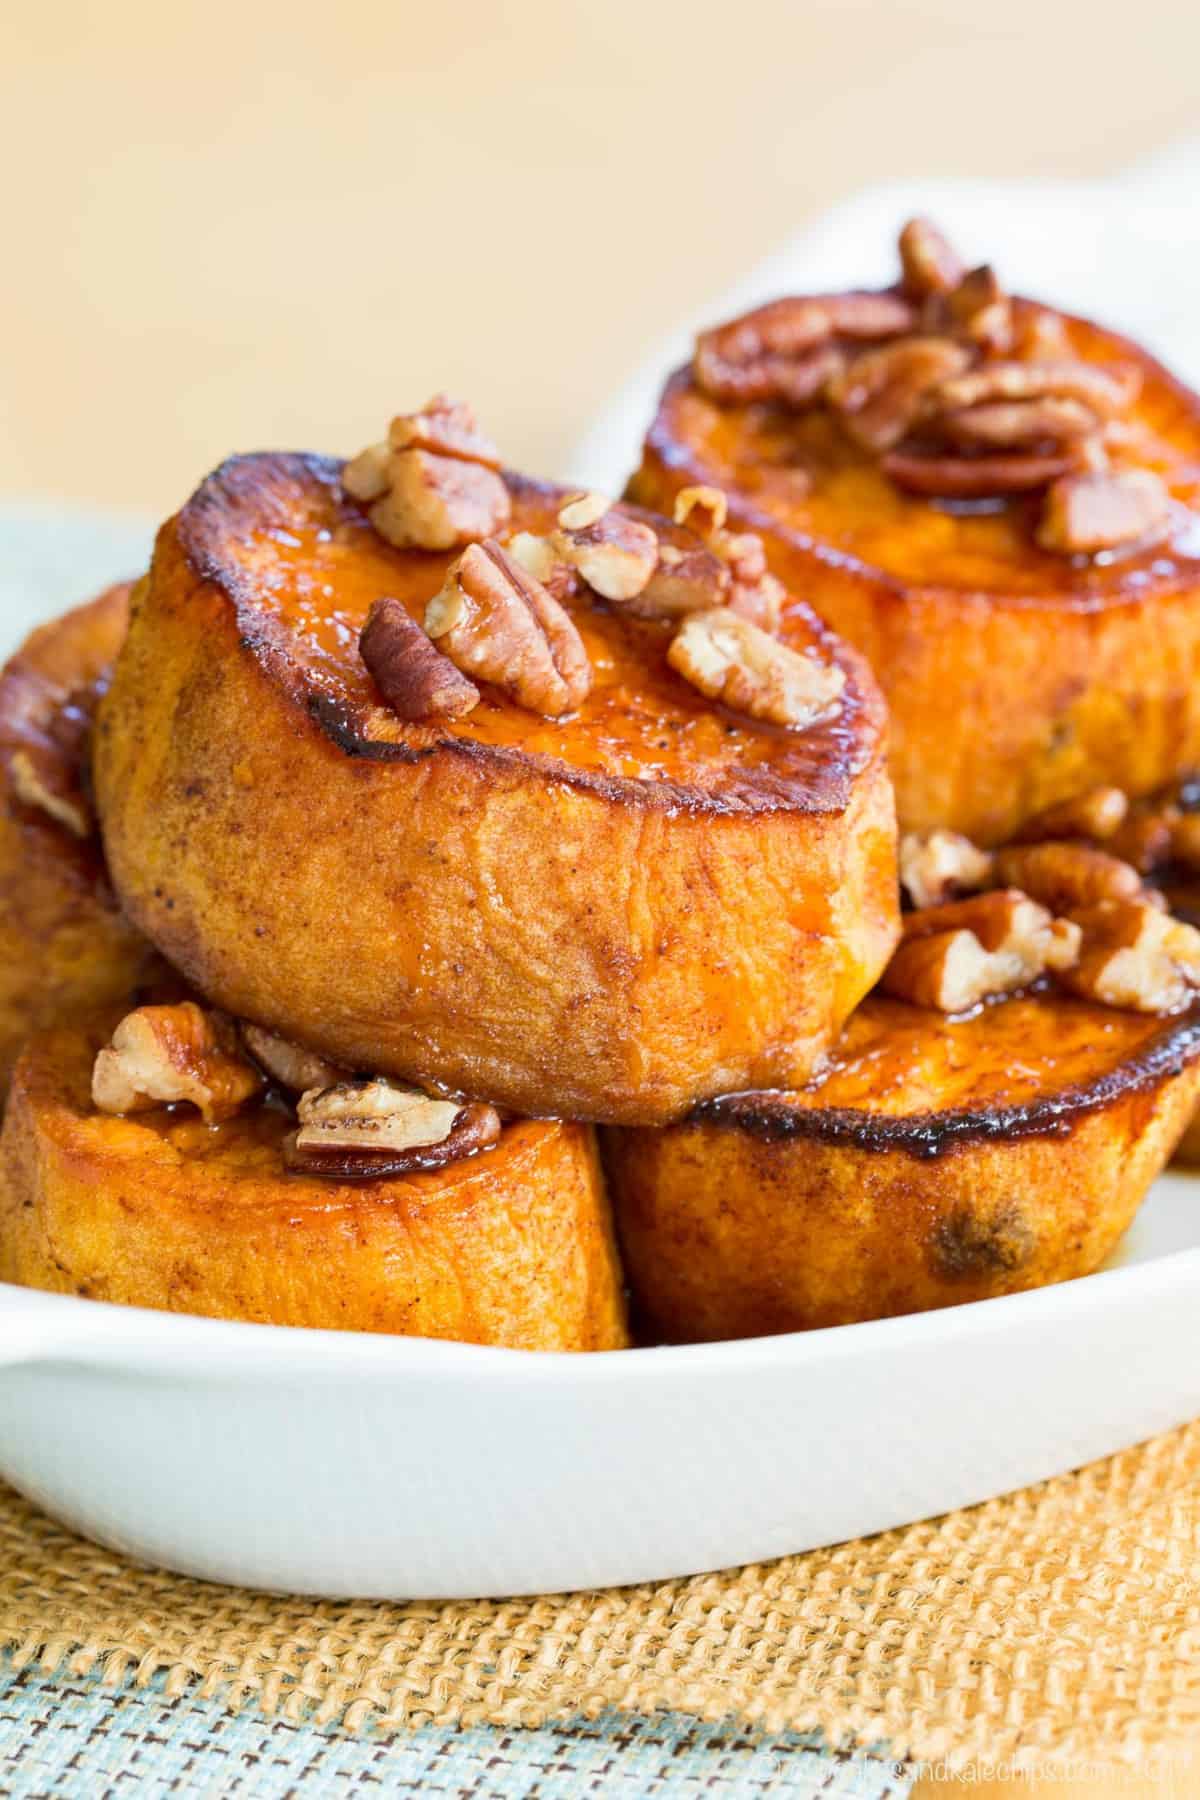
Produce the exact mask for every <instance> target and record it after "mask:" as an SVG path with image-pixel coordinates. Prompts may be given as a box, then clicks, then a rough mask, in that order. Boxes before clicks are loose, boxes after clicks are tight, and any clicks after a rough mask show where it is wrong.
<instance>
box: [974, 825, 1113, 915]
mask: <svg viewBox="0 0 1200 1800" xmlns="http://www.w3.org/2000/svg"><path fill="white" fill-rule="evenodd" d="M995 870H996V878H997V880H998V881H1001V882H1003V883H1004V884H1005V886H1007V887H1014V888H1020V889H1021V890H1022V891H1023V892H1024V893H1026V894H1028V895H1030V897H1031V898H1032V899H1034V900H1037V901H1040V903H1041V904H1042V905H1043V906H1048V907H1049V908H1050V910H1051V912H1056V913H1069V914H1071V915H1072V916H1074V914H1075V913H1076V912H1078V911H1079V910H1080V909H1081V908H1087V907H1091V906H1096V905H1099V904H1100V903H1101V902H1102V901H1106V900H1136V899H1139V898H1140V897H1141V896H1142V895H1143V893H1144V888H1143V884H1142V878H1141V876H1140V875H1139V874H1138V872H1137V870H1136V869H1135V868H1134V867H1133V866H1132V864H1130V863H1127V862H1122V861H1121V859H1120V857H1118V856H1110V855H1109V854H1108V852H1107V851H1105V850H1098V849H1097V848H1096V847H1095V845H1094V844H1081V843H1078V842H1066V843H1041V844H1010V845H1008V846H1007V848H1005V849H1003V850H997V852H996V856H995Z"/></svg>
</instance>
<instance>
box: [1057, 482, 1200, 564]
mask: <svg viewBox="0 0 1200 1800" xmlns="http://www.w3.org/2000/svg"><path fill="white" fill-rule="evenodd" d="M1170 515H1171V496H1170V494H1169V493H1168V492H1167V489H1166V486H1165V485H1164V483H1163V481H1162V480H1161V479H1160V477H1159V476H1157V475H1155V474H1154V473H1153V472H1152V471H1151V470H1150V469H1121V470H1103V469H1101V470H1094V471H1093V470H1088V471H1085V472H1083V473H1080V474H1065V475H1063V476H1062V477H1061V478H1060V479H1059V480H1057V481H1055V483H1054V485H1053V487H1052V488H1051V489H1050V491H1049V493H1048V494H1047V495H1046V505H1045V509H1044V511H1043V513H1042V522H1041V524H1040V526H1039V527H1038V533H1037V540H1038V543H1039V544H1040V545H1041V546H1042V548H1043V549H1044V550H1058V551H1062V552H1064V553H1066V554H1068V555H1094V554H1095V553H1096V552H1098V551H1100V550H1115V549H1117V548H1118V547H1119V546H1120V545H1122V544H1128V543H1133V542H1137V541H1139V540H1142V539H1145V538H1152V537H1156V536H1158V535H1160V534H1161V533H1162V532H1163V531H1164V530H1165V529H1166V526H1167V524H1168V521H1169V519H1170Z"/></svg>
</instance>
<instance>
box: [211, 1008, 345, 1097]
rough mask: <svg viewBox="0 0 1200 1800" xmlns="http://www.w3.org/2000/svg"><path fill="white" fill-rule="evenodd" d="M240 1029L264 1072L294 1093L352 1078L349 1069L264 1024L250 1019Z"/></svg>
mask: <svg viewBox="0 0 1200 1800" xmlns="http://www.w3.org/2000/svg"><path fill="white" fill-rule="evenodd" d="M238 1029H239V1031H240V1032H241V1038H242V1042H243V1044H244V1045H245V1046H246V1049H247V1050H248V1051H249V1052H250V1054H251V1056H252V1057H253V1058H254V1060H255V1062H256V1063H257V1064H258V1066H259V1068H260V1069H262V1070H263V1072H264V1074H266V1075H268V1076H269V1077H270V1079H271V1080H272V1081H275V1082H278V1084H279V1086H280V1087H283V1088H287V1089H288V1090H289V1091H290V1092H291V1093H293V1094H302V1093H304V1092H306V1091H307V1090H308V1089H309V1088H328V1087H334V1086H335V1085H336V1084H337V1083H338V1082H341V1081H346V1080H348V1079H349V1074H350V1071H349V1070H348V1069H343V1068H340V1067H339V1066H338V1064H337V1063H331V1062H327V1061H326V1060H325V1058H324V1057H323V1056H318V1055H317V1053H316V1051H315V1050H305V1049H304V1047H303V1046H302V1045H300V1044H293V1043H291V1042H290V1041H289V1040H288V1039H287V1038H282V1037H279V1036H278V1035H277V1034H276V1033H275V1032H273V1031H265V1030H264V1029H263V1027H262V1026H261V1025H251V1023H250V1022H249V1020H248V1019H243V1020H242V1021H241V1024H240V1026H239V1028H238Z"/></svg>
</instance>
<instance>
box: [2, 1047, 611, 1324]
mask: <svg viewBox="0 0 1200 1800" xmlns="http://www.w3.org/2000/svg"><path fill="white" fill-rule="evenodd" d="M111 1022H112V1021H111V1020H110V1019H106V1020H105V1021H104V1023H103V1024H102V1025H98V1026H97V1027H96V1028H95V1029H91V1028H87V1029H83V1028H80V1027H78V1026H75V1027H72V1028H64V1029H60V1030H58V1031H55V1032H50V1033H47V1034H44V1035H42V1036H40V1037H38V1038H36V1039H34V1040H33V1042H32V1043H31V1044H30V1045H29V1046H28V1047H27V1048H26V1051H25V1053H24V1055H23V1056H22V1058H21V1060H20V1062H19V1064H18V1067H17V1070H16V1073H15V1075H14V1080H13V1089H12V1095H11V1098H10V1102H9V1107H8V1112H7V1116H6V1121H5V1128H4V1134H3V1138H2V1139H0V1171H2V1175H3V1179H2V1181H0V1280H6V1281H14V1282H17V1283H19V1284H21V1285H23V1286H27V1287H37V1288H45V1289H49V1290H51V1291H53V1292H55V1293H69V1294H79V1295H83V1296H85V1297H87V1298H91V1299H96V1300H108V1301H114V1302H117V1303H121V1304H126V1305H131V1306H148V1307H153V1308H158V1309H161V1310H165V1311H168V1312H188V1313H201V1314H204V1315H206V1316H209V1317H212V1318H222V1319H248V1320H251V1321H254V1322H256V1323H259V1324H271V1325H303V1326H312V1327H318V1328H322V1329H329V1330H335V1331H377V1332H395V1333H400V1334H403V1335H405V1336H409V1337H434V1338H452V1339H456V1340H461V1341H462V1342H465V1343H474V1344H495V1345H503V1346H506V1347H509V1348H517V1349H526V1350H611V1349H618V1348H620V1347H621V1346H623V1345H624V1344H625V1343H626V1342H627V1341H628V1339H627V1334H626V1328H625V1313H624V1300H623V1296H622V1286H621V1276H620V1272H619V1269H618V1266H617V1261H616V1253H615V1250H614V1247H613V1241H612V1231H611V1225H610V1219H609V1212H608V1205H607V1201H606V1199H605V1195H604V1188H603V1183H602V1180H601V1176H600V1171H599V1165H598V1161H597V1157H596V1151H595V1144H594V1141H593V1134H592V1132H591V1131H590V1130H589V1128H588V1127H586V1126H583V1125H570V1124H562V1123H559V1122H557V1121H547V1122H540V1123H539V1122H532V1121H528V1120H523V1121H519V1122H517V1123H514V1124H511V1125H508V1126H506V1128H505V1129H504V1131H503V1132H502V1134H501V1137H500V1141H499V1143H498V1144H497V1145H496V1146H495V1148H493V1149H490V1150H486V1151H482V1152H480V1153H479V1154H478V1155H476V1156H473V1157H467V1158H464V1159H463V1160H461V1161H459V1162H456V1163H453V1164H450V1165H449V1166H447V1167H446V1168H444V1169H439V1170H436V1171H433V1172H430V1173H425V1174H411V1175H407V1176H403V1177H398V1178H392V1179H388V1180H381V1181H373V1182H366V1183H353V1184H341V1183H338V1182H335V1181H328V1180H320V1179H316V1178H313V1177H310V1176H304V1175H295V1174H288V1173H286V1172H285V1170H284V1165H283V1155H282V1146H283V1139H284V1137H285V1136H286V1134H287V1133H288V1132H290V1131H292V1130H294V1129H295V1121H294V1119H293V1118H292V1117H291V1116H290V1114H289V1113H288V1112H287V1111H285V1110H284V1108H283V1107H282V1106H281V1105H274V1104H267V1105H261V1104H252V1105H250V1106H249V1107H247V1108H246V1110H245V1111H243V1112H242V1113H240V1114H239V1115H238V1116H237V1117H235V1118H233V1119H230V1120H227V1121H226V1122H225V1123H223V1124H220V1125H216V1126H209V1125H206V1124H205V1123H204V1122H203V1120H202V1119H200V1117H199V1116H198V1115H197V1114H196V1113H195V1112H194V1110H193V1109H192V1108H190V1107H179V1108H160V1109H159V1110H158V1111H156V1112H148V1113H143V1114H138V1115H137V1116H136V1117H132V1118H113V1117H110V1116H108V1115H105V1114H101V1113H98V1112H96V1110H95V1109H94V1107H93V1106H92V1103H91V1097H90V1079H91V1069H92V1063H93V1061H94V1058H95V1054H96V1051H97V1049H98V1048H99V1046H100V1045H101V1044H102V1043H103V1042H104V1041H105V1039H106V1036H107V1029H108V1026H109V1024H110V1023H111Z"/></svg>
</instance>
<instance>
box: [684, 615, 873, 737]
mask: <svg viewBox="0 0 1200 1800" xmlns="http://www.w3.org/2000/svg"><path fill="white" fill-rule="evenodd" d="M667 661H668V662H669V663H670V665H671V667H672V668H673V669H675V670H677V671H678V673H679V674H680V675H682V676H683V678H684V680H685V681H688V682H690V683H691V685H692V686H693V687H694V688H698V689H699V691H700V692H701V693H702V694H707V695H708V697H709V699H711V700H722V701H724V703H725V705H726V706H728V707H730V708H732V710H733V711H734V712H741V713H747V714H749V716H750V717H751V718H754V719H763V720H766V721H767V722H769V723H770V724H773V725H787V726H791V727H793V728H794V729H801V730H802V729H804V728H806V727H807V726H810V725H815V724H816V723H817V722H818V721H819V720H820V719H823V718H827V717H829V715H830V714H831V713H832V712H833V711H834V710H835V709H836V707H837V704H838V701H839V698H840V696H841V693H842V689H843V688H844V687H845V685H846V677H845V675H844V674H843V672H842V670H841V669H839V668H838V667H837V665H836V664H834V663H823V662H818V661H817V660H816V658H815V657H812V656H799V655H797V653H796V652H795V651H794V650H789V649H788V648H787V647H786V646H785V645H783V644H781V643H779V641H778V640H777V639H776V638H773V637H771V636H769V635H768V633H767V632H765V631H763V630H762V629H761V628H760V627H759V626H757V625H755V624H753V623H752V622H751V621H750V620H749V619H744V618H742V617H741V616H740V615H739V614H737V613H734V612H732V611H731V610H730V608H729V607H717V608H714V609H713V610H711V611H709V612H701V613H692V614H691V616H690V617H689V618H687V619H685V620H684V622H683V624H682V625H681V626H680V628H679V631H678V632H677V633H676V635H675V638H674V640H673V641H672V643H671V646H670V649H669V650H668V651H667Z"/></svg>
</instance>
